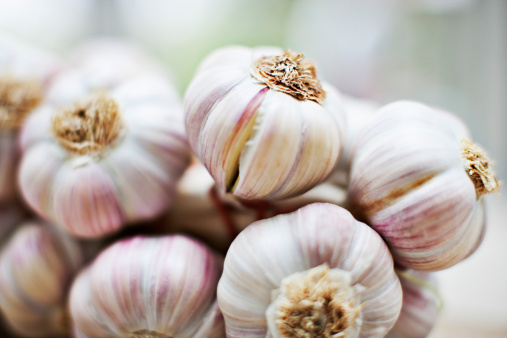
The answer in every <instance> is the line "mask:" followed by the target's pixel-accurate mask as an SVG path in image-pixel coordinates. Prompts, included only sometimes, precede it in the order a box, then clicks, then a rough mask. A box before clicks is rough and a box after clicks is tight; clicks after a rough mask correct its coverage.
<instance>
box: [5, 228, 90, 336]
mask: <svg viewBox="0 0 507 338" xmlns="http://www.w3.org/2000/svg"><path fill="white" fill-rule="evenodd" d="M82 262H83V257H82V254H81V251H80V247H79V245H78V244H77V243H76V242H75V241H74V240H73V239H72V238H70V237H69V236H68V235H67V234H65V233H61V232H58V231H57V230H56V229H55V228H51V227H49V226H47V225H46V224H39V223H35V222H30V223H26V224H24V225H21V226H20V227H19V229H17V230H16V232H15V233H14V234H13V236H12V237H11V238H10V240H9V241H8V242H7V243H6V245H5V246H4V248H3V249H2V251H1V253H0V309H1V311H2V313H3V315H4V317H5V321H6V322H7V324H8V326H9V328H10V329H11V330H12V331H13V332H14V333H16V334H17V335H22V336H29V337H56V336H68V335H69V333H70V328H69V320H68V313H67V308H66V304H67V303H66V302H67V294H68V291H69V287H70V283H71V281H72V278H73V276H74V275H75V274H76V272H77V270H78V269H79V267H80V266H81V264H82Z"/></svg>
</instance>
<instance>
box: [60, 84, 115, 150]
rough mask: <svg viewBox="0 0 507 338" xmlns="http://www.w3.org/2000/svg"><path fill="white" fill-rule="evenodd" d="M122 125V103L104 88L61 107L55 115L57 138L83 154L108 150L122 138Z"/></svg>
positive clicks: (70, 148) (66, 145)
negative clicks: (102, 90)
mask: <svg viewBox="0 0 507 338" xmlns="http://www.w3.org/2000/svg"><path fill="white" fill-rule="evenodd" d="M122 128H123V123H122V120H121V116H120V111H119V107H118V104H117V103H116V101H114V100H113V99H112V98H110V97H109V96H108V95H107V94H105V93H104V92H100V93H95V94H93V95H91V96H89V97H88V98H86V99H84V100H82V101H78V102H76V103H74V104H73V105H71V106H68V107H65V108H63V109H60V110H57V111H56V112H55V113H54V114H53V118H52V129H53V133H54V135H55V137H56V139H57V140H58V141H59V142H60V144H61V145H62V146H63V147H64V148H65V149H66V150H68V151H69V152H71V153H74V154H79V155H88V154H91V153H102V152H104V151H105V150H106V149H107V148H108V147H109V146H110V145H111V144H113V143H114V142H115V141H116V140H117V139H118V137H119V136H120V134H121V131H122Z"/></svg>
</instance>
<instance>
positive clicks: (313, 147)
mask: <svg viewBox="0 0 507 338" xmlns="http://www.w3.org/2000/svg"><path fill="white" fill-rule="evenodd" d="M281 59H285V60H288V61H287V63H290V64H291V66H290V67H293V68H290V69H291V71H293V72H299V73H298V74H304V75H300V77H297V76H296V78H295V80H294V81H299V80H300V79H302V78H303V77H304V76H306V78H311V80H310V82H311V83H315V86H314V87H312V85H308V87H305V88H309V89H308V91H305V90H299V91H292V89H290V88H288V87H285V86H284V85H279V83H275V82H276V81H274V80H273V78H271V77H264V78H263V75H262V74H265V72H264V70H265V68H263V69H262V70H261V68H260V67H261V65H263V64H262V62H264V61H263V60H265V62H266V63H267V64H269V63H270V62H271V63H278V66H277V67H279V68H283V67H289V66H287V63H286V64H285V65H286V66H283V64H284V63H283V62H282V61H280V60H281ZM263 66H265V67H268V68H269V67H271V66H270V65H268V66H266V65H263ZM298 67H299V68H298ZM306 67H308V68H306ZM273 69H275V68H273ZM276 69H278V68H276ZM273 72H274V73H276V72H277V71H275V70H273ZM283 72H286V73H284V74H286V75H285V76H287V77H289V75H288V74H289V73H290V71H289V70H283V71H282V70H280V73H283ZM314 72H315V70H314V68H313V66H311V65H310V64H309V63H308V62H307V61H305V60H302V56H301V55H297V54H295V53H290V52H285V53H284V52H282V51H281V50H279V49H278V50H277V49H276V48H273V47H258V48H253V49H249V48H246V47H239V46H233V47H225V48H223V49H220V50H217V51H215V52H213V53H212V54H210V56H209V57H208V58H206V59H205V60H203V61H202V64H201V66H200V67H199V70H198V72H197V74H196V76H195V78H194V80H193V81H192V83H191V84H190V86H189V88H188V89H187V92H186V94H185V100H184V109H185V126H186V130H187V134H188V137H189V141H190V145H191V147H192V149H193V150H194V152H195V154H196V155H197V156H198V157H199V158H200V160H201V161H202V162H203V164H204V165H205V166H206V168H207V169H208V171H209V172H210V174H211V176H212V177H213V178H214V179H215V181H216V182H217V185H218V187H219V188H220V190H222V191H228V192H232V193H233V194H234V195H235V196H237V197H240V198H243V199H278V198H286V197H290V196H295V195H298V194H301V193H303V192H305V191H307V190H309V189H310V188H312V187H313V186H315V185H316V184H317V183H319V182H321V181H322V180H324V179H325V178H326V177H327V176H328V175H329V173H330V172H331V170H332V168H333V167H334V166H335V164H336V163H337V161H338V158H339V155H340V152H341V149H342V147H343V144H342V143H343V138H344V135H343V134H344V132H345V117H344V115H343V112H342V107H341V98H340V95H339V94H338V93H337V92H336V91H335V90H334V89H333V88H331V86H329V85H327V84H322V88H321V87H320V82H319V81H318V79H317V78H316V76H315V73H314ZM276 74H278V73H276ZM290 74H293V73H290ZM309 74H312V75H311V76H310V75H309ZM298 76H299V75H298ZM306 78H305V79H306ZM261 81H264V82H261ZM301 81H302V82H304V81H303V80H301ZM312 81H313V82H312ZM287 82H288V83H290V80H287ZM281 87H283V88H281ZM298 89H299V88H298ZM313 94H315V95H313ZM296 97H297V98H296ZM302 97H305V98H304V99H302ZM317 102H318V103H317Z"/></svg>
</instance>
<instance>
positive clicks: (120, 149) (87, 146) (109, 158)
mask: <svg viewBox="0 0 507 338" xmlns="http://www.w3.org/2000/svg"><path fill="white" fill-rule="evenodd" d="M107 64H110V63H107ZM93 74H95V73H94V72H91V73H87V72H86V71H85V70H83V69H79V68H77V69H74V70H71V71H68V72H65V73H62V74H61V75H60V76H59V77H58V78H57V79H56V80H55V82H54V84H53V86H52V87H51V88H50V90H49V94H48V101H47V103H46V104H45V105H43V106H42V107H40V108H39V109H37V111H36V112H35V113H34V114H33V115H32V116H30V118H29V119H28V120H27V122H26V124H25V127H24V128H23V129H22V131H21V137H20V138H21V149H22V152H23V158H22V161H21V166H20V173H19V185H20V187H21V192H22V194H23V197H24V198H25V200H26V202H27V203H28V204H29V205H30V207H31V208H32V209H34V210H35V211H36V212H37V213H38V214H39V215H40V216H42V217H44V218H45V219H49V220H52V221H53V222H55V223H56V224H58V225H61V226H63V227H64V228H65V229H66V230H67V231H69V232H70V233H72V234H73V235H76V236H81V237H90V238H91V237H99V236H103V235H106V234H110V233H112V232H115V231H117V230H118V229H120V228H121V227H122V226H124V225H125V224H126V223H130V222H134V221H139V220H144V219H150V218H154V217H156V216H157V215H159V214H161V213H162V212H163V211H164V210H165V209H166V208H167V207H168V206H169V205H170V204H171V202H172V199H173V196H174V193H175V187H176V181H177V180H178V179H179V177H180V176H181V174H182V173H183V171H184V169H185V167H186V166H187V164H188V162H189V160H190V150H189V147H188V143H187V140H186V137H185V132H184V125H183V115H182V110H181V104H180V102H179V99H178V97H177V94H176V92H175V89H174V88H173V87H172V86H171V85H170V84H169V83H168V82H167V80H166V79H165V78H163V77H161V76H159V75H157V74H153V73H152V72H149V71H144V72H141V71H137V72H136V75H135V76H132V77H130V78H127V79H122V80H121V81H119V82H118V81H117V79H113V80H114V81H113V83H114V85H113V86H111V87H107V86H106V87H102V85H104V83H107V81H105V80H104V79H102V78H100V79H97V78H94V76H93ZM97 83H99V84H100V85H97ZM95 106H96V107H99V108H98V109H95V108H93V107H95ZM94 109H95V110H94ZM103 109H106V110H108V109H109V110H108V111H105V112H104V111H103ZM67 111H68V113H67ZM95 111H96V112H98V113H97V114H99V115H100V114H102V116H103V117H104V119H102V120H101V121H103V122H104V123H98V122H95V121H96V120H95V119H94V118H91V117H89V116H92V114H94V112H95ZM81 112H82V113H81ZM62 114H63V115H62ZM65 114H68V115H65ZM80 114H83V116H81V115H80ZM87 114H88V115H87ZM111 114H116V115H115V116H116V118H117V119H118V121H117V122H118V123H117V124H114V125H115V127H114V128H116V132H112V133H113V134H112V135H110V137H109V136H108V137H107V138H104V137H102V136H104V135H105V132H108V131H111V130H110V128H112V125H113V123H116V122H114V121H110V120H111V119H109V120H108V119H107V118H106V117H107V116H110V115H111ZM99 115H96V116H99ZM69 116H71V117H72V119H69ZM94 116H95V115H94ZM57 117H58V118H59V119H60V120H56V118H57ZM81 118H82V120H80V119H81ZM55 121H57V122H58V124H56V122H55ZM60 121H63V122H60ZM66 121H67V122H66ZM76 121H77V122H76ZM89 121H92V122H93V123H95V124H92V125H91V126H88V125H85V123H88V122H89ZM73 123H76V124H77V125H78V126H79V127H78V128H77V129H76V128H75V127H73ZM80 123H81V124H82V125H79V124H80ZM62 126H63V127H62ZM58 128H60V129H58ZM65 128H67V129H65ZM73 128H74V129H73ZM79 128H80V129H79ZM83 130H89V131H90V132H89V134H90V135H92V131H93V132H94V133H95V134H96V135H97V137H102V138H103V139H104V144H99V142H98V139H96V140H95V141H92V142H87V140H86V139H85V140H83V141H82V142H81V143H79V142H74V141H73V140H72V139H71V137H69V140H65V137H66V135H71V136H72V137H79V136H80V133H82V131H83ZM95 134H93V135H95ZM62 138H63V141H62ZM106 141H107V142H106ZM73 142H74V143H73Z"/></svg>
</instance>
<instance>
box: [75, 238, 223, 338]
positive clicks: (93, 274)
mask: <svg viewBox="0 0 507 338" xmlns="http://www.w3.org/2000/svg"><path fill="white" fill-rule="evenodd" d="M221 271H222V258H221V257H219V256H218V255H217V254H215V253H214V252H212V251H211V250H210V249H208V248H207V247H206V246H205V245H203V244H201V243H199V242H198V241H196V240H193V239H190V238H187V237H184V236H181V235H174V236H165V237H159V238H147V237H134V238H131V239H127V240H123V241H120V242H117V243H115V244H113V245H111V246H110V247H109V248H107V249H106V250H105V251H104V252H102V253H101V254H100V255H99V256H98V257H97V258H96V259H95V261H94V262H93V263H92V264H91V265H90V266H89V267H88V268H87V269H86V270H84V271H83V272H82V273H81V274H80V275H79V276H78V278H77V279H76V280H75V282H74V284H73V286H72V290H71V294H70V311H71V315H72V321H73V325H74V332H75V335H76V337H80V338H81V337H102V338H106V337H127V336H128V337H193V338H194V337H195V338H197V337H202V338H204V337H206V338H214V337H223V336H224V335H225V332H224V324H223V317H222V316H221V314H220V312H219V311H218V307H217V304H216V286H217V283H218V279H219V277H220V273H221Z"/></svg>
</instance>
